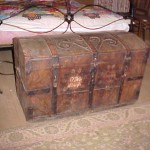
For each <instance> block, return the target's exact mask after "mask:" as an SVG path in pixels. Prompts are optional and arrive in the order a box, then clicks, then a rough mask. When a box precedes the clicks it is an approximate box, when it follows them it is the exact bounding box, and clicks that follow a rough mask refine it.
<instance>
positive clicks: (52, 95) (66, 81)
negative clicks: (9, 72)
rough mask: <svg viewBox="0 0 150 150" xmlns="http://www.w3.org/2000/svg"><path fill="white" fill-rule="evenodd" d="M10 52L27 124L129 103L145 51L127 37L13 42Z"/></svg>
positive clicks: (133, 97)
mask: <svg viewBox="0 0 150 150" xmlns="http://www.w3.org/2000/svg"><path fill="white" fill-rule="evenodd" d="M14 47H15V48H14V58H15V70H16V90H17V95H18V98H19V100H20V103H21V106H22V108H23V110H24V113H25V116H26V118H27V120H28V119H32V118H36V117H41V116H52V115H55V114H62V113H77V112H81V111H85V110H88V109H91V108H109V107H114V106H121V105H125V104H130V103H133V102H135V100H137V99H138V96H139V92H140V87H141V83H142V79H143V75H144V70H145V66H146V62H147V58H148V52H149V51H148V50H149V49H148V47H147V46H146V45H145V43H144V42H143V41H142V40H141V39H140V38H139V37H137V36H136V35H134V34H132V33H128V32H101V33H91V34H80V35H79V34H69V35H57V36H36V37H24V38H15V39H14Z"/></svg>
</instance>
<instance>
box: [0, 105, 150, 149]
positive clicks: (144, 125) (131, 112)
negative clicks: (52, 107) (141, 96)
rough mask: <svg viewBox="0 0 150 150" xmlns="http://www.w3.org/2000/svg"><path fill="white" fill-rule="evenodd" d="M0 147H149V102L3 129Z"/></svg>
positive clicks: (0, 133) (0, 135)
mask: <svg viewBox="0 0 150 150" xmlns="http://www.w3.org/2000/svg"><path fill="white" fill-rule="evenodd" d="M0 150H150V103H145V104H142V105H141V104H139V103H138V104H133V105H128V106H124V107H119V108H115V109H110V110H105V111H96V112H87V113H85V114H82V115H78V116H68V117H64V118H60V117H59V118H55V119H54V118H51V119H46V118H45V119H43V120H42V121H41V120H40V121H39V120H38V121H37V120H35V121H34V122H32V123H30V125H29V126H26V127H23V128H17V129H11V130H5V131H2V132H0Z"/></svg>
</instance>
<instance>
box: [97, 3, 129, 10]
mask: <svg viewBox="0 0 150 150" xmlns="http://www.w3.org/2000/svg"><path fill="white" fill-rule="evenodd" d="M94 4H97V5H102V6H104V7H106V8H108V9H110V10H112V11H114V12H129V8H130V3H129V0H94Z"/></svg>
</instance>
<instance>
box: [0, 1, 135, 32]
mask: <svg viewBox="0 0 150 150" xmlns="http://www.w3.org/2000/svg"><path fill="white" fill-rule="evenodd" d="M131 2H132V0H130V6H131ZM19 5H23V6H24V9H23V10H20V11H19V12H18V13H16V14H12V15H11V16H9V17H7V18H5V19H2V20H0V25H2V24H4V25H8V26H12V27H16V28H19V29H22V30H25V31H28V32H32V33H49V32H52V31H54V30H55V29H57V28H59V27H60V26H61V25H62V24H64V23H65V22H67V24H68V25H67V28H66V30H65V31H64V32H63V33H65V32H67V30H68V29H69V28H70V30H71V31H72V32H73V33H75V32H74V31H73V29H72V26H71V23H72V22H75V23H76V24H78V25H79V26H81V27H83V28H85V29H88V30H98V29H101V28H104V27H106V26H108V25H110V24H112V23H114V22H117V21H119V20H122V19H123V18H121V19H116V20H115V21H112V22H110V23H108V24H106V25H104V26H101V27H97V28H88V27H86V26H84V25H82V24H80V23H79V22H77V21H76V20H75V19H74V15H75V14H77V13H78V12H80V11H81V10H83V9H85V8H87V7H94V6H96V7H100V8H104V9H106V10H108V11H110V12H113V11H112V10H109V9H107V8H105V7H103V6H101V5H86V6H83V7H81V8H79V9H78V10H77V11H75V12H74V13H73V12H72V11H71V5H70V0H65V6H66V10H67V11H66V13H64V12H62V11H61V10H59V9H57V8H55V7H54V6H51V5H48V4H43V3H32V4H31V3H28V4H26V5H24V3H19ZM39 6H44V7H47V8H53V9H54V10H56V11H58V12H60V13H61V14H62V15H63V16H64V20H63V22H62V23H60V24H59V25H58V26H56V27H54V28H53V29H51V30H49V31H43V32H41V31H40V32H37V31H30V30H28V29H24V28H22V27H19V26H17V25H11V24H8V23H4V22H3V20H6V19H9V18H12V17H14V16H16V15H19V14H20V13H22V12H24V11H26V10H28V9H30V8H33V7H39ZM131 9H132V8H131ZM130 12H131V10H130ZM113 13H116V12H113ZM131 15H132V14H131Z"/></svg>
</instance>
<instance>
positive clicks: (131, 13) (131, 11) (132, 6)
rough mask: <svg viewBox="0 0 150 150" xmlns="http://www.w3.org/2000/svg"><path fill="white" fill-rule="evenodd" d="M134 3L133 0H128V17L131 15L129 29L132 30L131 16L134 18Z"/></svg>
mask: <svg viewBox="0 0 150 150" xmlns="http://www.w3.org/2000/svg"><path fill="white" fill-rule="evenodd" d="M134 4H135V0H130V10H129V13H130V17H131V25H130V31H131V32H133V18H134V10H135V8H134V6H135V5H134Z"/></svg>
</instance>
